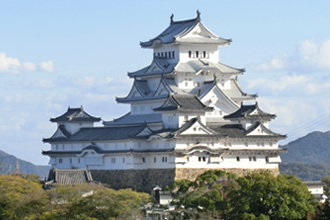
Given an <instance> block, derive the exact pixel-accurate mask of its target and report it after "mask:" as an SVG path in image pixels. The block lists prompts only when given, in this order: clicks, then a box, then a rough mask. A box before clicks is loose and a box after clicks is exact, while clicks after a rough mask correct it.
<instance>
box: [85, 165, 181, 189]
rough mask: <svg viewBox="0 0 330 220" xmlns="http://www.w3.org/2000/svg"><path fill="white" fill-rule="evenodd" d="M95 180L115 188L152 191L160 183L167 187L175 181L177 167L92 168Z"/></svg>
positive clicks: (161, 185)
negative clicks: (139, 168) (146, 168)
mask: <svg viewBox="0 0 330 220" xmlns="http://www.w3.org/2000/svg"><path fill="white" fill-rule="evenodd" d="M91 173H92V177H93V180H95V181H98V182H101V183H103V184H106V185H108V186H109V187H111V188H113V189H125V188H132V189H133V190H136V191H139V192H148V193H150V192H151V191H152V189H153V188H154V187H155V186H156V185H158V186H160V187H162V188H163V187H165V186H167V185H170V184H172V183H173V182H174V179H175V169H174V168H173V169H148V170H91Z"/></svg>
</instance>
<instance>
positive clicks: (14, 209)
mask: <svg viewBox="0 0 330 220" xmlns="http://www.w3.org/2000/svg"><path fill="white" fill-rule="evenodd" d="M48 207H49V201H48V200H47V194H46V192H45V191H44V190H43V189H42V186H41V185H40V184H39V183H38V182H35V181H31V180H28V179H23V178H22V177H20V176H7V175H0V219H8V220H11V219H23V218H32V217H33V216H34V217H37V216H41V215H42V213H43V212H44V211H46V210H47V208H48Z"/></svg>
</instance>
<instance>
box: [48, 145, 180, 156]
mask: <svg viewBox="0 0 330 220" xmlns="http://www.w3.org/2000/svg"><path fill="white" fill-rule="evenodd" d="M85 150H94V151H95V152H96V153H98V154H122V153H157V152H172V151H173V150H174V149H173V148H166V149H139V150H136V149H124V150H102V149H101V148H99V147H98V146H96V145H89V146H87V147H85V148H84V149H82V150H81V151H43V152H42V154H43V155H78V154H81V153H82V152H84V151H85Z"/></svg>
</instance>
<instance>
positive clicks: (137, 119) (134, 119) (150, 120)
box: [103, 112, 162, 126]
mask: <svg viewBox="0 0 330 220" xmlns="http://www.w3.org/2000/svg"><path fill="white" fill-rule="evenodd" d="M145 123H147V124H155V123H162V114H160V113H154V114H143V115H132V114H131V113H130V112H129V113H127V114H126V115H124V116H122V117H120V118H117V119H114V120H113V121H105V122H103V124H104V125H105V126H118V125H130V124H145Z"/></svg>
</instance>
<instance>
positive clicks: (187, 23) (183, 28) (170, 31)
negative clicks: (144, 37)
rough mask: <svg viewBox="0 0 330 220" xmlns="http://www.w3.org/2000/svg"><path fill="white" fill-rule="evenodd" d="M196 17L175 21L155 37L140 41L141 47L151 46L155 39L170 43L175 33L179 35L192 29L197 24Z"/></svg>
mask: <svg viewBox="0 0 330 220" xmlns="http://www.w3.org/2000/svg"><path fill="white" fill-rule="evenodd" d="M198 22H199V20H198V19H196V18H195V19H190V20H184V21H175V22H172V23H171V24H170V26H169V27H168V28H166V29H165V30H164V31H163V32H162V33H161V34H160V35H158V36H157V37H155V38H153V39H150V40H149V41H146V42H141V43H140V45H141V46H142V47H150V46H152V44H153V42H154V41H156V40H159V41H161V42H162V43H164V44H168V43H172V42H174V40H175V38H174V37H175V36H176V35H180V34H182V33H186V32H188V31H190V30H191V29H193V28H194V27H195V26H196V25H197V24H198Z"/></svg>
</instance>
